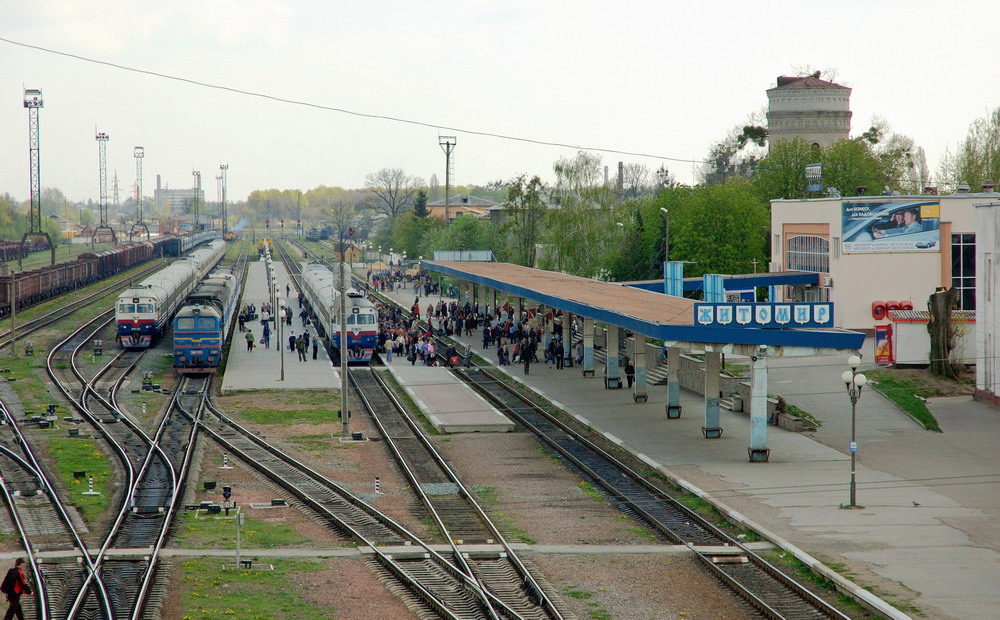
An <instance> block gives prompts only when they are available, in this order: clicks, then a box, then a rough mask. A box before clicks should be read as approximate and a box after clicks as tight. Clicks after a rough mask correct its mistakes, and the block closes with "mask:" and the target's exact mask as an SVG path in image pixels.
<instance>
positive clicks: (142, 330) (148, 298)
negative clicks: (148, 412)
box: [115, 240, 226, 349]
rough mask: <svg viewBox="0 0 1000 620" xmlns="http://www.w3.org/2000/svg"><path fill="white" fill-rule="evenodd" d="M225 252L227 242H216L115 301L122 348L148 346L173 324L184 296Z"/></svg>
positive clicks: (144, 281) (145, 281) (158, 273)
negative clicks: (172, 319) (171, 320)
mask: <svg viewBox="0 0 1000 620" xmlns="http://www.w3.org/2000/svg"><path fill="white" fill-rule="evenodd" d="M225 251H226V244H225V242H223V241H222V240H216V241H212V242H211V243H209V244H208V245H207V246H205V247H203V248H200V249H198V250H195V251H194V252H192V253H191V254H189V255H188V256H185V257H184V258H180V259H178V260H176V261H174V262H173V263H171V264H170V266H169V267H167V268H166V269H162V270H161V271H159V272H157V273H155V274H153V275H151V276H149V277H148V278H146V279H145V280H143V281H142V282H141V283H140V284H139V285H138V286H135V287H132V288H129V289H126V290H125V291H124V292H123V293H122V294H121V295H119V296H118V303H117V304H115V323H116V328H117V330H118V340H119V341H120V342H121V343H122V347H124V348H126V349H145V348H148V347H149V346H150V345H151V344H152V342H153V340H154V339H155V338H156V337H157V336H158V335H159V334H160V333H161V332H162V331H163V330H164V329H165V328H166V327H167V325H169V324H170V319H171V318H172V317H173V316H174V313H175V312H176V311H177V308H178V307H179V306H180V304H181V302H182V301H184V298H185V297H187V295H188V293H190V292H191V291H192V290H193V289H194V287H195V285H196V284H198V282H199V281H200V280H201V279H202V278H204V277H205V274H206V273H208V271H209V270H210V269H211V268H212V267H213V266H215V264H216V263H217V262H219V259H221V258H222V255H223V254H224V253H225Z"/></svg>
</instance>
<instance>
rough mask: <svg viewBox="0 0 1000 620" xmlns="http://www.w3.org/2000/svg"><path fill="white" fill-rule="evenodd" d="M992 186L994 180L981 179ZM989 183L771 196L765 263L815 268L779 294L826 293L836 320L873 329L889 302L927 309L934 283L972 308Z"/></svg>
mask: <svg viewBox="0 0 1000 620" xmlns="http://www.w3.org/2000/svg"><path fill="white" fill-rule="evenodd" d="M987 189H988V190H992V189H993V188H992V187H987ZM998 198H1000V194H997V193H995V192H992V191H988V192H984V193H978V194H972V193H958V194H950V195H945V196H935V195H916V196H857V197H851V198H817V199H807V200H774V201H771V234H772V238H771V263H770V265H769V267H770V271H806V272H811V273H816V274H818V279H817V281H818V283H817V284H803V285H796V286H782V287H778V290H777V301H832V302H833V303H834V306H835V307H836V309H837V310H836V315H835V317H834V324H835V326H836V327H840V328H845V329H855V330H868V331H871V330H873V329H874V327H875V325H877V324H880V323H881V324H885V323H888V322H889V321H890V316H889V314H888V309H890V308H893V307H895V308H898V309H917V310H923V309H926V305H927V298H928V297H929V296H930V295H931V293H933V292H934V291H935V290H936V289H937V288H938V287H945V288H957V289H958V291H959V296H958V304H959V309H961V310H975V309H976V209H975V207H974V205H976V204H981V203H986V202H991V201H993V202H995V201H997V199H998Z"/></svg>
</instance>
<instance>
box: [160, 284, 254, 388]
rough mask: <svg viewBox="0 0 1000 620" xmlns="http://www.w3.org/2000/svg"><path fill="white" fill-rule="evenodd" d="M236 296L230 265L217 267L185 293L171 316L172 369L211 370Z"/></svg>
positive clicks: (217, 360) (216, 362) (219, 354)
mask: <svg viewBox="0 0 1000 620" xmlns="http://www.w3.org/2000/svg"><path fill="white" fill-rule="evenodd" d="M239 298H240V282H239V279H238V278H237V277H236V275H235V274H234V273H233V269H232V268H231V267H220V268H218V269H216V270H215V271H213V272H212V273H211V274H209V276H208V277H207V278H205V279H204V280H202V281H201V283H200V284H198V286H196V287H195V289H194V291H193V292H192V293H191V294H190V295H188V296H187V299H186V300H185V301H184V306H183V307H182V308H181V309H180V310H178V311H177V315H176V316H175V317H174V368H176V369H177V372H178V373H181V374H185V373H213V372H215V371H216V369H217V368H218V367H219V363H220V362H221V361H222V348H223V346H224V345H225V342H226V335H227V334H228V333H229V326H230V325H231V324H232V319H233V314H234V312H235V311H236V306H237V303H238V302H239Z"/></svg>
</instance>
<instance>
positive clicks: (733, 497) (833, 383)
mask: <svg viewBox="0 0 1000 620" xmlns="http://www.w3.org/2000/svg"><path fill="white" fill-rule="evenodd" d="M392 296H393V298H395V299H396V300H397V301H399V302H401V303H402V304H403V306H404V307H406V308H409V307H410V306H411V305H412V304H413V294H412V291H405V290H404V292H403V293H402V294H398V293H397V294H393V295H392ZM428 301H432V302H435V303H436V302H437V298H436V297H434V296H432V297H430V298H427V299H423V298H422V299H421V305H426V303H427V302H428ZM460 340H462V341H463V342H468V343H470V344H472V345H473V347H474V350H475V351H476V353H478V354H480V355H483V357H486V358H487V359H489V360H490V361H492V362H494V363H495V358H494V353H493V351H492V350H490V351H483V350H482V344H481V342H480V341H479V340H478V334H477V335H476V336H474V337H473V338H471V339H464V338H463V339H460ZM868 340H869V342H867V343H866V350H865V351H864V359H866V360H870V359H873V355H872V351H871V344H870V340H871V339H868ZM768 363H769V369H770V377H769V379H770V380H769V384H770V385H769V390H768V391H769V392H770V393H772V394H779V393H780V394H782V395H783V396H784V397H785V398H786V399H787V400H788V402H789V403H791V404H794V405H796V406H798V407H800V408H802V409H803V410H806V411H809V412H810V413H812V414H813V415H814V416H816V417H817V418H818V419H819V420H820V422H821V423H822V426H821V427H820V428H819V429H818V430H817V431H815V432H812V433H793V432H789V431H785V430H782V429H779V428H777V427H768V447H769V448H770V449H771V454H770V461H769V462H767V463H750V462H749V459H748V454H747V448H748V447H749V443H750V441H749V437H750V425H749V418H748V417H747V416H746V415H745V414H735V413H729V412H725V411H723V412H722V421H721V424H722V427H723V429H724V434H723V437H722V438H720V439H711V440H708V439H704V438H703V437H702V434H701V427H702V426H703V415H704V401H703V399H701V398H700V397H698V396H697V395H695V394H692V393H690V392H686V391H682V395H681V404H682V406H683V415H682V417H681V418H680V419H678V420H667V419H666V416H665V414H664V405H665V402H666V388H665V387H652V388H651V389H650V398H649V402H648V403H633V402H632V398H631V394H630V392H629V391H628V390H624V389H622V390H606V389H604V387H603V382H602V381H601V378H600V377H599V376H598V377H597V378H583V377H582V376H581V373H580V369H579V368H573V369H566V370H562V371H558V370H554V369H553V368H552V367H551V366H549V367H546V366H545V365H544V364H536V365H533V366H532V371H531V375H530V376H527V377H525V376H523V374H522V371H521V368H520V367H519V366H507V367H503V368H501V370H502V371H503V372H506V373H507V374H509V375H510V376H512V377H514V378H516V379H518V380H520V381H522V382H524V383H525V384H526V385H528V386H530V387H531V388H532V389H534V390H536V391H537V392H539V393H540V394H542V395H544V396H545V397H546V398H548V399H550V400H552V401H554V402H556V403H558V404H559V405H561V406H562V407H563V408H564V409H566V410H567V411H570V412H571V413H573V414H575V415H576V416H577V417H578V418H580V419H581V420H584V421H585V422H586V423H588V424H590V425H591V426H592V427H594V428H595V429H597V430H599V431H602V432H604V433H605V434H606V435H607V436H608V437H609V438H611V439H612V440H613V441H616V442H617V443H620V444H621V445H622V446H623V447H625V448H626V449H628V450H630V451H632V452H634V453H636V454H638V455H639V456H640V458H642V459H643V460H645V461H646V462H647V463H648V464H649V465H650V466H652V467H657V468H659V469H661V470H662V471H663V472H664V473H665V474H666V475H668V476H670V477H671V478H674V479H676V480H680V481H682V484H683V485H684V486H687V487H689V488H690V489H691V490H693V491H694V492H696V493H699V494H701V495H703V496H704V497H706V498H707V499H709V500H710V501H712V502H713V503H715V504H716V505H717V506H719V507H720V508H721V509H722V510H723V511H724V512H727V513H729V517H730V518H731V519H733V520H736V521H742V522H745V523H747V524H748V525H749V526H750V527H753V528H754V529H756V530H758V531H761V532H763V533H764V534H765V535H766V536H767V537H768V538H770V539H771V540H773V541H775V542H778V543H779V544H782V545H783V546H785V547H786V548H789V549H791V550H793V551H794V552H796V553H797V554H798V555H799V556H800V558H801V559H804V560H805V561H807V562H810V563H813V562H815V560H813V559H812V558H818V559H819V560H821V561H822V562H823V563H825V564H843V565H845V567H846V569H847V570H846V574H849V575H851V576H852V578H853V579H855V580H856V582H857V583H859V584H863V585H865V586H870V587H872V588H873V589H874V590H875V592H876V593H878V594H882V595H884V596H885V598H886V599H888V600H890V601H891V602H894V603H897V604H902V605H910V606H913V607H916V608H918V609H919V610H920V611H921V612H922V613H923V614H924V617H928V618H955V619H959V618H961V619H964V620H971V619H978V618H982V619H985V618H995V617H996V616H997V609H998V608H1000V588H998V587H997V586H998V585H1000V527H998V526H1000V450H997V449H996V441H997V439H996V438H997V437H1000V412H998V411H997V410H996V409H994V408H991V407H989V406H987V405H984V404H981V403H977V402H974V401H972V400H971V399H942V400H937V401H935V402H932V403H931V404H930V408H931V411H932V412H933V413H934V415H935V416H936V417H937V418H938V420H939V422H940V423H941V426H942V428H943V429H944V432H943V433H932V432H927V431H924V430H922V429H920V427H918V426H917V425H916V423H915V422H913V421H912V420H911V419H910V418H909V417H907V416H906V415H905V414H903V413H902V412H901V411H900V410H899V409H897V408H896V407H895V406H894V405H893V404H891V403H890V402H889V401H887V400H886V399H885V398H883V397H882V396H881V395H879V394H878V393H876V392H875V391H874V390H870V389H869V390H865V391H864V392H863V395H862V398H861V400H860V402H859V403H858V407H857V412H856V420H857V432H856V437H857V439H858V440H859V442H860V450H859V453H858V468H857V483H858V490H857V499H858V504H859V505H861V506H863V508H861V509H855V510H847V509H842V508H841V505H842V504H847V503H848V502H849V480H850V456H849V452H848V444H849V439H850V429H851V406H850V401H849V399H848V397H847V394H846V393H845V389H844V384H843V383H842V382H841V380H840V374H841V372H843V370H845V369H846V356H843V358H842V357H813V358H772V359H769V360H768ZM862 370H864V368H862ZM915 503H916V504H918V505H915ZM800 550H801V551H800ZM833 576H834V578H839V577H838V576H837V575H835V574H834V575H833ZM848 585H849V584H848ZM859 594H861V595H867V593H865V592H863V591H861V592H859ZM867 596H869V597H870V595H867ZM872 598H873V597H872ZM872 602H873V604H876V605H877V604H878V603H879V601H878V600H877V599H876V600H873V601H872ZM883 613H884V615H886V616H888V617H893V618H906V617H908V616H906V615H905V614H903V613H901V612H895V611H893V610H890V609H887V610H885V611H884V612H883Z"/></svg>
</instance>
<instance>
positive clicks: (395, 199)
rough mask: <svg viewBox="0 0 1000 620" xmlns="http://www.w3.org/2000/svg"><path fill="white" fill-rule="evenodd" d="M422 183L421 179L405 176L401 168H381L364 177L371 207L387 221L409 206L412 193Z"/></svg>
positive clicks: (393, 218) (411, 200)
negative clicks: (370, 199)
mask: <svg viewBox="0 0 1000 620" xmlns="http://www.w3.org/2000/svg"><path fill="white" fill-rule="evenodd" d="M423 184H424V182H423V179H420V178H418V177H408V176H406V173H405V172H404V171H403V169H402V168H382V169H381V170H379V171H378V172H372V173H371V174H369V175H368V176H366V177H365V189H366V190H367V191H368V193H369V195H370V196H371V198H372V207H373V208H374V209H375V211H376V212H377V213H379V214H381V215H384V216H385V217H386V218H387V219H388V220H389V221H392V220H395V219H396V217H397V216H399V215H400V214H401V213H403V212H404V211H406V210H407V209H408V208H409V207H410V205H411V204H412V202H413V195H414V194H416V192H417V190H418V189H419V188H420V186H421V185H423Z"/></svg>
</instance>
